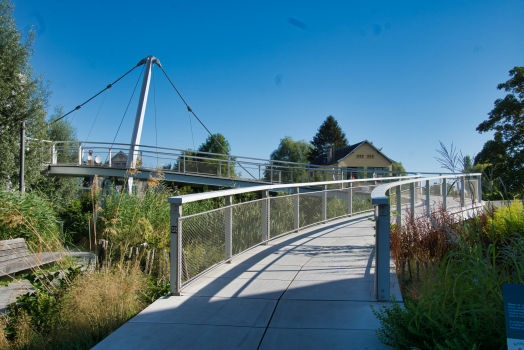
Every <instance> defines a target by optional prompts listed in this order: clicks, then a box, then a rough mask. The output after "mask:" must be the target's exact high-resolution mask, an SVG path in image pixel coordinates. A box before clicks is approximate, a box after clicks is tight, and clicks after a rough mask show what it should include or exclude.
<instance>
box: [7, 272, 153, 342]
mask: <svg viewBox="0 0 524 350" xmlns="http://www.w3.org/2000/svg"><path fill="white" fill-rule="evenodd" d="M126 270H127V269H126V267H125V266H124V265H123V264H118V265H116V266H114V267H112V268H105V269H101V270H100V271H96V272H93V273H90V274H81V275H79V276H77V277H76V278H75V279H74V280H73V281H71V283H70V285H68V286H67V287H66V288H65V290H63V291H59V290H55V291H51V292H52V293H55V295H56V296H57V304H56V310H57V311H56V312H53V313H52V314H50V315H47V316H46V322H48V323H47V324H46V325H44V326H42V320H41V318H42V316H41V315H39V316H38V317H40V320H39V321H38V322H37V321H36V317H35V318H33V317H30V316H29V315H28V313H30V312H28V311H24V310H22V309H20V308H19V309H18V312H15V313H13V314H16V317H13V316H10V317H4V318H3V319H0V348H1V349H57V348H60V349H90V348H91V347H93V346H94V345H96V344H97V343H98V342H100V341H101V340H102V339H104V338H105V337H107V336H108V335H109V334H111V333H112V332H113V331H115V330H116V329H117V328H119V327H120V326H121V325H122V324H124V323H125V322H127V321H128V320H129V319H130V318H131V317H133V316H135V315H136V314H137V313H139V312H140V311H142V310H143V309H144V308H145V307H146V306H147V303H146V302H145V301H144V299H143V298H141V295H142V293H143V292H144V291H145V289H146V288H147V277H146V276H145V275H144V274H143V273H142V272H141V271H140V269H139V268H138V266H134V267H132V268H130V269H129V270H127V271H126ZM37 293H40V295H38V297H39V298H44V299H45V298H48V295H47V294H46V293H45V292H42V291H37ZM12 311H14V310H12ZM7 330H9V332H7Z"/></svg>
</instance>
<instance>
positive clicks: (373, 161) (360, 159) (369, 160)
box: [337, 141, 393, 170]
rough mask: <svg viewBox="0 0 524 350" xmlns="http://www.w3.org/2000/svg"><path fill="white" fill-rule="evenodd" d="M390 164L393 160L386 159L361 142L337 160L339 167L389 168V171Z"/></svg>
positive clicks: (377, 151)
mask: <svg viewBox="0 0 524 350" xmlns="http://www.w3.org/2000/svg"><path fill="white" fill-rule="evenodd" d="M392 163H393V160H391V159H390V158H388V157H386V156H385V155H384V154H383V153H382V152H380V151H379V150H378V149H377V148H376V147H375V146H373V145H372V144H371V143H369V142H368V141H364V142H362V143H361V144H360V145H359V146H358V147H356V148H355V149H354V150H353V151H352V152H351V153H349V154H347V155H345V156H344V157H343V158H342V159H337V165H338V166H339V167H363V168H367V169H369V168H389V169H390V170H391V166H392Z"/></svg>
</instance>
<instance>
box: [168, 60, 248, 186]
mask: <svg viewBox="0 0 524 350" xmlns="http://www.w3.org/2000/svg"><path fill="white" fill-rule="evenodd" d="M159 67H160V69H161V70H162V72H164V75H165V76H166V78H167V80H169V82H170V83H171V86H173V88H174V89H175V91H176V92H177V94H178V96H180V99H182V102H184V104H185V105H186V107H187V110H188V111H189V112H190V113H191V114H193V115H194V116H195V118H196V119H197V120H198V121H199V122H200V124H201V125H202V126H203V127H204V129H206V130H207V132H208V133H209V135H211V137H212V138H213V140H215V142H216V143H217V144H218V145H219V146H220V148H222V150H223V151H224V152H226V154H227V155H228V156H229V155H230V154H229V152H228V151H227V150H226V149H225V147H224V146H222V144H221V143H220V142H218V140H217V139H216V137H215V135H213V134H212V133H211V131H209V129H208V128H207V127H206V126H205V125H204V123H202V121H201V120H200V118H198V116H197V115H196V114H195V112H193V110H192V109H191V107H189V105H188V104H187V102H186V100H184V98H183V97H182V95H181V94H180V92H179V91H178V89H177V88H176V86H175V84H173V82H172V81H171V79H170V78H169V76H168V75H167V73H166V71H165V70H164V68H162V66H159ZM193 147H195V146H193ZM237 164H238V165H240V167H241V168H242V169H244V170H245V171H246V173H248V174H249V175H251V177H252V178H253V179H255V180H256V177H254V176H253V174H251V173H250V172H249V171H248V170H247V169H246V168H244V167H243V166H242V164H240V163H237Z"/></svg>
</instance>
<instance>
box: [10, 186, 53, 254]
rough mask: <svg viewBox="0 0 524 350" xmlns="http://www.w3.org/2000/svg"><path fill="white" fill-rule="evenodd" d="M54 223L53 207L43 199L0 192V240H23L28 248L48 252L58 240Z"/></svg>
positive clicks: (35, 195)
mask: <svg viewBox="0 0 524 350" xmlns="http://www.w3.org/2000/svg"><path fill="white" fill-rule="evenodd" d="M57 220H58V215H57V213H56V211H55V210H54V209H53V203H51V202H49V201H48V200H47V199H46V198H45V197H44V196H41V195H39V194H38V193H36V192H29V193H25V194H20V192H16V191H15V192H9V191H5V190H0V240H8V239H13V238H23V239H25V241H26V242H27V244H28V245H29V246H30V247H31V248H33V249H35V250H46V251H48V250H49V249H48V248H49V247H48V246H49V243H52V242H55V241H56V240H55V239H54V238H56V237H57V236H58V225H57ZM44 242H48V244H44Z"/></svg>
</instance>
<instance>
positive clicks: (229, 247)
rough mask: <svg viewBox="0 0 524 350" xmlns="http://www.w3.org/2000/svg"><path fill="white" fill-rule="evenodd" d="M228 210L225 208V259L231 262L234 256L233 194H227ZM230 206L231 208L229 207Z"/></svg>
mask: <svg viewBox="0 0 524 350" xmlns="http://www.w3.org/2000/svg"><path fill="white" fill-rule="evenodd" d="M225 199H226V210H225V218H224V219H225V227H226V230H225V231H226V232H225V235H226V236H225V243H226V244H225V247H226V251H225V260H226V262H228V263H231V257H232V256H233V208H232V207H231V205H232V204H233V196H226V198H225ZM227 207H229V208H227Z"/></svg>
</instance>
